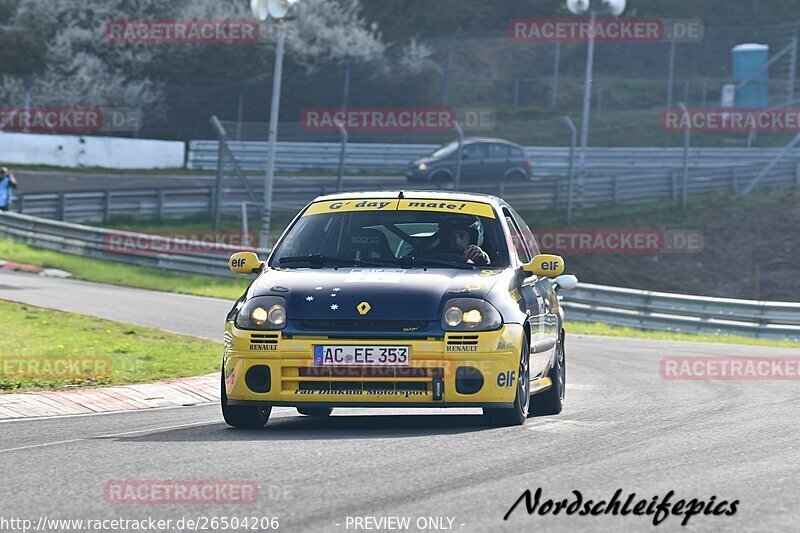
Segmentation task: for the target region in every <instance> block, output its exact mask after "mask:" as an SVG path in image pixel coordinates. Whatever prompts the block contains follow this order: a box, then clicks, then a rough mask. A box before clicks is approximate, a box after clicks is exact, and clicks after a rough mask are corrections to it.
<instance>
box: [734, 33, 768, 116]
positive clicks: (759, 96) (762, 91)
mask: <svg viewBox="0 0 800 533" xmlns="http://www.w3.org/2000/svg"><path fill="white" fill-rule="evenodd" d="M732 56H733V81H734V82H736V84H737V85H738V84H739V82H742V81H744V80H746V79H747V78H749V77H750V76H752V75H753V73H754V72H756V71H757V70H758V69H760V68H761V67H763V66H764V65H766V63H767V61H769V45H766V44H756V43H747V44H739V45H736V46H734V47H733V50H732ZM767 70H768V69H764V70H762V71H761V72H759V73H758V74H757V75H756V76H755V77H754V78H753V79H752V80H750V82H749V83H747V85H745V86H743V87H741V88H740V89H738V90H737V91H736V103H735V107H737V108H743V109H758V108H764V107H769V73H768V72H767Z"/></svg>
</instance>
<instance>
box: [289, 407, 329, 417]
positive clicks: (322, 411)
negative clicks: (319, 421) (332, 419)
mask: <svg viewBox="0 0 800 533" xmlns="http://www.w3.org/2000/svg"><path fill="white" fill-rule="evenodd" d="M297 412H298V413H300V414H301V415H306V416H313V417H315V418H324V417H327V416H331V413H332V412H333V407H298V408H297Z"/></svg>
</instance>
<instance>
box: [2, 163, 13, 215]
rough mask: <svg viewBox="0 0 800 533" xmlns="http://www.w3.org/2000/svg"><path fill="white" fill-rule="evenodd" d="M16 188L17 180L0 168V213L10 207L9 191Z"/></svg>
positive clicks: (3, 168) (6, 170) (6, 169)
mask: <svg viewBox="0 0 800 533" xmlns="http://www.w3.org/2000/svg"><path fill="white" fill-rule="evenodd" d="M16 188H17V179H16V178H15V177H14V174H12V173H11V171H10V170H8V168H6V167H0V211H8V209H9V208H10V207H11V189H16Z"/></svg>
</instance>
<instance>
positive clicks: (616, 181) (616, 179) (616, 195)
mask: <svg viewBox="0 0 800 533" xmlns="http://www.w3.org/2000/svg"><path fill="white" fill-rule="evenodd" d="M613 179H614V205H615V206H616V205H619V176H617V175H616V174H615V175H614V178H613Z"/></svg>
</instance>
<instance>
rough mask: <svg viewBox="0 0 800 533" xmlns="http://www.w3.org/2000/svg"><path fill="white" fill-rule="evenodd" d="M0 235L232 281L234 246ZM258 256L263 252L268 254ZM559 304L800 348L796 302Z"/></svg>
mask: <svg viewBox="0 0 800 533" xmlns="http://www.w3.org/2000/svg"><path fill="white" fill-rule="evenodd" d="M0 235H7V236H10V237H12V238H14V239H16V240H18V241H21V242H24V243H26V244H29V245H31V246H36V247H39V248H46V249H49V250H55V251H59V252H63V253H69V254H74V255H82V256H86V257H94V258H99V259H106V260H111V261H118V262H123V263H128V264H135V265H141V266H150V267H156V268H161V269H165V270H170V271H175V272H186V273H193V274H210V275H214V276H230V275H232V273H231V272H230V271H229V270H228V265H227V253H229V252H230V253H232V252H234V251H238V248H235V247H232V246H224V245H219V246H218V247H216V249H215V251H217V252H220V253H218V254H197V253H192V254H191V255H189V254H185V253H184V254H181V253H177V252H175V253H153V252H152V250H151V244H148V247H147V249H135V246H136V243H137V242H138V240H139V239H144V240H145V241H146V242H149V243H152V241H153V240H154V239H155V240H156V241H158V242H160V243H161V244H163V245H164V246H171V245H174V244H176V240H175V239H166V238H163V237H157V236H155V237H154V236H151V235H145V234H138V233H132V232H124V231H116V230H107V229H103V228H96V227H89V226H81V225H78V224H72V223H68V222H59V221H54V220H46V219H41V218H37V217H32V216H29V215H20V214H17V213H0ZM126 237H130V238H131V240H132V243H133V246H134V248H133V249H132V248H130V247H126V249H125V253H119V251H117V250H115V249H114V247H113V246H109V242H110V240H111V239H113V238H126ZM178 244H184V245H185V244H186V243H185V242H179V243H178ZM196 244H200V243H196ZM221 252H225V253H224V254H223V253H221ZM259 252H260V253H261V254H262V255H263V254H267V253H268V251H267V250H260V251H259ZM562 304H563V306H564V308H565V309H567V312H568V316H569V319H570V320H577V321H583V322H602V323H608V324H615V325H621V326H630V327H635V328H641V329H654V330H665V331H676V332H686V333H708V334H737V335H747V336H753V337H760V338H770V339H789V340H793V341H800V303H783V302H761V301H749V300H734V299H727V298H711V297H705V296H690V295H682V294H671V293H662V292H651V291H641V290H635V289H624V288H619V287H605V286H601V285H592V284H587V283H582V284H580V285H579V286H578V288H577V289H575V290H573V291H569V292H567V293H565V294H564V299H563V302H562Z"/></svg>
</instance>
